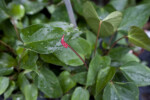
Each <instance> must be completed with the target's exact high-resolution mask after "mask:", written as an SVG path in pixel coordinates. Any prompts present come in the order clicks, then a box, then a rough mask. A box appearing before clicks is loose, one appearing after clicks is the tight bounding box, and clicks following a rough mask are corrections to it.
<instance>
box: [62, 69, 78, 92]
mask: <svg viewBox="0 0 150 100" xmlns="http://www.w3.org/2000/svg"><path fill="white" fill-rule="evenodd" d="M59 82H60V85H61V88H62V90H63V93H66V92H68V91H69V90H70V89H71V88H73V87H74V86H75V85H76V82H75V81H74V80H73V79H72V78H71V75H70V73H69V72H68V71H63V72H61V73H60V75H59Z"/></svg>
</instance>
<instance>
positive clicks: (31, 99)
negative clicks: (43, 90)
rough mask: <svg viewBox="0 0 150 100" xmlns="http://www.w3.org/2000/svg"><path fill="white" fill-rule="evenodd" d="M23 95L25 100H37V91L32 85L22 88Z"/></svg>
mask: <svg viewBox="0 0 150 100" xmlns="http://www.w3.org/2000/svg"><path fill="white" fill-rule="evenodd" d="M24 95H25V99H26V100H37V97H38V90H37V87H36V86H35V85H34V84H28V85H26V86H25V88H24Z"/></svg>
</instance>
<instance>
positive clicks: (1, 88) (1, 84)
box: [0, 77, 9, 95]
mask: <svg viewBox="0 0 150 100" xmlns="http://www.w3.org/2000/svg"><path fill="white" fill-rule="evenodd" d="M8 86H9V78H7V77H0V95H1V94H3V93H4V92H5V91H6V89H7V88H8Z"/></svg>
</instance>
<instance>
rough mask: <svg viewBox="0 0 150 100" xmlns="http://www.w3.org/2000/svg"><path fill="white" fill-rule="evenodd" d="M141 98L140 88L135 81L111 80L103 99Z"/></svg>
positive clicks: (132, 99) (133, 99)
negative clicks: (120, 81) (113, 81)
mask: <svg viewBox="0 0 150 100" xmlns="http://www.w3.org/2000/svg"><path fill="white" fill-rule="evenodd" d="M114 99H115V100H139V90H138V88H137V87H136V85H134V84H133V83H119V82H115V83H112V82H110V83H109V84H108V85H107V86H106V88H105V89H104V94H103V100H114Z"/></svg>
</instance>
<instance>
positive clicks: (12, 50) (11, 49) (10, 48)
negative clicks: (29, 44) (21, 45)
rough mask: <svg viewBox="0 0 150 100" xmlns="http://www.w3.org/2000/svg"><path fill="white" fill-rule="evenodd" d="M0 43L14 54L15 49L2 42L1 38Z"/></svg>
mask: <svg viewBox="0 0 150 100" xmlns="http://www.w3.org/2000/svg"><path fill="white" fill-rule="evenodd" d="M0 44H2V45H4V46H5V47H7V48H8V49H9V50H10V51H11V52H12V53H13V54H14V55H15V56H16V53H15V50H14V49H13V48H12V47H10V46H9V45H8V44H6V43H5V42H3V41H1V40H0Z"/></svg>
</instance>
